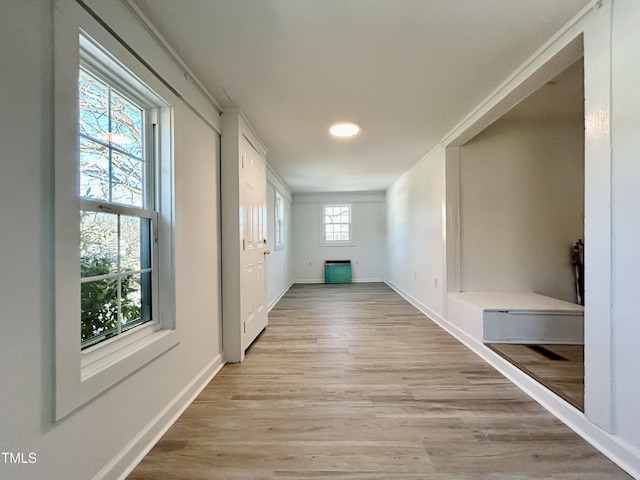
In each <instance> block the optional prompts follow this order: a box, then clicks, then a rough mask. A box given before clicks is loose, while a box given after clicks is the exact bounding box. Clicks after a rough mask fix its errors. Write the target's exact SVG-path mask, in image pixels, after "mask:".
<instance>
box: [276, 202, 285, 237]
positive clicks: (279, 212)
mask: <svg viewBox="0 0 640 480" xmlns="http://www.w3.org/2000/svg"><path fill="white" fill-rule="evenodd" d="M275 219H276V220H275V227H276V246H275V247H276V250H282V249H283V248H284V244H285V241H284V235H285V233H284V200H283V198H282V195H280V193H278V192H277V191H276V200H275Z"/></svg>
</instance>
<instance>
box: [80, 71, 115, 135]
mask: <svg viewBox="0 0 640 480" xmlns="http://www.w3.org/2000/svg"><path fill="white" fill-rule="evenodd" d="M78 86H79V112H78V113H79V122H80V133H81V134H84V135H87V136H89V137H93V138H95V139H101V140H104V141H107V140H108V139H109V109H108V107H109V90H108V87H107V86H106V85H105V84H104V83H103V82H101V81H100V80H98V79H96V78H95V77H93V76H91V75H89V74H88V73H87V72H85V71H83V70H80V83H79V85H78Z"/></svg>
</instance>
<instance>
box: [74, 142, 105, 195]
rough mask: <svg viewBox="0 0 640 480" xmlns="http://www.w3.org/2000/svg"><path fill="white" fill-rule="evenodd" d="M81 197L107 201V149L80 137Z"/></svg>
mask: <svg viewBox="0 0 640 480" xmlns="http://www.w3.org/2000/svg"><path fill="white" fill-rule="evenodd" d="M78 193H79V194H80V196H81V197H85V198H91V199H94V200H105V201H109V149H108V148H107V147H105V146H103V145H100V144H99V143H96V142H92V141H91V140H87V139H86V138H80V186H79V192H78Z"/></svg>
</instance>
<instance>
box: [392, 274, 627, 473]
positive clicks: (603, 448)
mask: <svg viewBox="0 0 640 480" xmlns="http://www.w3.org/2000/svg"><path fill="white" fill-rule="evenodd" d="M385 283H386V284H387V285H389V287H391V288H392V289H393V290H395V291H396V292H397V293H398V294H399V295H400V296H401V297H403V298H404V299H405V300H407V301H408V302H409V303H411V304H412V305H413V306H414V307H416V308H417V309H418V310H420V311H421V312H422V313H424V314H425V315H426V316H427V317H429V318H430V319H431V320H433V321H434V322H435V323H437V324H438V325H439V326H440V327H442V328H443V329H444V330H445V331H447V332H448V333H449V334H451V335H452V336H453V337H455V338H456V339H457V340H458V341H460V342H461V343H462V344H463V345H465V346H466V347H467V348H469V349H470V350H471V351H473V352H474V353H475V354H476V355H478V356H479V357H480V358H482V359H483V360H485V361H486V362H487V363H488V364H489V365H491V366H492V367H493V368H495V369H496V370H497V371H498V372H500V373H501V374H502V375H504V376H505V377H506V378H507V379H508V380H510V381H511V382H512V383H513V384H514V385H516V386H517V387H518V388H520V390H522V391H523V392H524V393H526V394H527V395H528V396H529V397H531V398H532V399H533V400H535V401H536V402H538V403H539V404H540V405H541V406H542V407H544V408H545V409H546V410H547V411H548V412H549V413H551V414H552V415H553V416H554V417H556V418H557V419H558V420H560V421H561V422H563V423H564V424H565V425H567V426H568V427H569V428H570V429H571V430H573V431H574V432H576V433H577V434H578V435H580V436H581V437H582V438H583V439H585V440H586V441H587V442H589V443H590V444H591V445H593V446H594V447H595V448H597V449H598V450H599V451H600V452H602V453H603V454H604V455H606V456H607V457H608V458H609V459H611V461H613V462H614V463H616V464H617V465H618V466H619V467H620V468H622V469H623V470H625V471H626V472H627V473H628V474H629V475H631V476H632V477H634V478H637V479H640V451H639V450H637V449H636V448H634V447H633V446H631V445H629V444H627V443H626V442H624V441H623V440H621V439H620V438H618V437H616V436H615V435H612V434H610V433H608V432H605V431H604V430H602V429H601V428H600V427H598V426H597V425H595V424H594V423H592V422H591V421H590V420H589V419H588V418H587V416H586V415H585V414H584V413H582V412H581V411H579V410H578V409H577V408H575V407H573V406H572V405H570V404H569V403H568V402H566V401H565V400H563V399H562V398H561V397H559V396H558V395H556V394H555V393H553V392H552V391H551V390H549V389H547V388H546V387H544V386H542V385H541V384H540V383H538V382H537V381H535V380H534V379H533V378H531V377H530V376H529V375H527V374H526V373H524V372H523V371H522V370H520V369H519V368H517V367H515V366H514V365H512V364H511V363H509V362H508V361H506V360H505V359H504V358H502V357H501V356H500V355H498V354H497V353H495V352H494V351H493V350H491V349H490V348H488V347H486V346H485V345H484V344H483V343H482V342H481V341H479V340H478V339H476V338H474V337H472V336H470V335H469V334H467V333H466V332H464V331H463V330H461V329H460V328H458V327H457V326H456V325H453V324H452V323H450V322H448V321H447V320H445V319H444V318H443V317H442V316H440V315H438V314H437V313H435V312H434V311H433V310H431V309H430V308H428V307H427V306H426V305H424V304H422V303H421V302H420V301H418V300H417V299H415V298H414V297H412V296H411V295H409V294H407V293H406V292H405V291H404V290H402V289H401V288H400V287H398V286H397V285H394V284H393V283H392V282H390V281H388V280H385Z"/></svg>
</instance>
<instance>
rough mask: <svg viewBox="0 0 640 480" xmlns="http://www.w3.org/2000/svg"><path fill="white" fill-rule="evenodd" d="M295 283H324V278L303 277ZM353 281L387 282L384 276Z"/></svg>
mask: <svg viewBox="0 0 640 480" xmlns="http://www.w3.org/2000/svg"><path fill="white" fill-rule="evenodd" d="M293 283H306V284H309V283H321V284H324V278H303V279H298V280H294V281H293ZM351 283H385V281H384V279H382V278H352V279H351ZM328 285H347V284H341V283H331V284H328Z"/></svg>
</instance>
